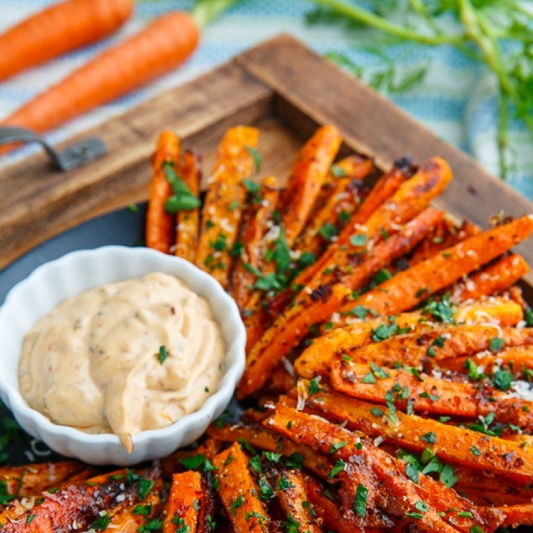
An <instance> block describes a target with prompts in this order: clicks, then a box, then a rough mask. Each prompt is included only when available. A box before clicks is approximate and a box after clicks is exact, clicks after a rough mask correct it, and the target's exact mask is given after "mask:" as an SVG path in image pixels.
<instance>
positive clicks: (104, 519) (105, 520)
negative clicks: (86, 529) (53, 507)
mask: <svg viewBox="0 0 533 533" xmlns="http://www.w3.org/2000/svg"><path fill="white" fill-rule="evenodd" d="M30 516H33V517H34V518H35V515H30ZM30 516H28V520H27V521H26V524H29V523H30V522H31V520H29V518H30ZM110 522H111V515H110V514H109V513H105V514H103V515H101V516H99V517H98V518H97V519H96V520H95V521H94V522H93V523H92V525H91V529H95V530H96V531H104V530H105V529H107V526H109V523H110Z"/></svg>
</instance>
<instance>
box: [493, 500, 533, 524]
mask: <svg viewBox="0 0 533 533" xmlns="http://www.w3.org/2000/svg"><path fill="white" fill-rule="evenodd" d="M500 510H501V511H502V513H504V514H505V520H504V522H503V526H504V527H517V526H533V504H532V503H529V504H526V505H509V506H506V507H500Z"/></svg>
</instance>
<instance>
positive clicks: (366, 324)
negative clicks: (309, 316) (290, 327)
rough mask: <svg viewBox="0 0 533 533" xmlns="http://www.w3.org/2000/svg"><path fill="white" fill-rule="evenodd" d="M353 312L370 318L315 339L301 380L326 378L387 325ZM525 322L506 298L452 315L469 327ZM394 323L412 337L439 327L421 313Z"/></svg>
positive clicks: (298, 367) (299, 365)
mask: <svg viewBox="0 0 533 533" xmlns="http://www.w3.org/2000/svg"><path fill="white" fill-rule="evenodd" d="M352 312H354V313H358V314H360V316H368V317H369V318H367V319H366V320H362V319H356V320H354V321H353V322H352V323H351V324H349V325H345V326H344V327H339V328H337V329H333V331H331V332H329V333H326V334H325V335H323V336H322V337H318V338H317V339H314V341H313V343H312V344H311V345H310V346H309V347H308V348H306V349H305V350H304V351H303V352H302V354H301V355H300V356H299V357H298V358H297V359H296V361H295V362H294V370H295V371H296V373H297V374H298V375H299V376H302V377H306V378H312V377H313V376H315V375H324V374H327V373H328V372H329V368H330V365H331V363H332V361H334V360H337V359H340V358H341V357H342V355H346V354H347V353H348V352H352V351H354V350H357V349H359V348H363V347H364V346H366V345H367V344H369V343H371V342H372V335H373V331H374V330H377V329H378V328H379V327H380V326H381V325H383V324H385V325H386V324H387V323H388V320H387V319H385V318H381V317H378V318H370V317H371V316H372V314H371V313H370V310H369V309H367V308H365V307H359V306H357V305H354V306H353V307H352ZM353 316H354V317H355V315H353ZM522 318H523V310H522V308H521V307H520V305H518V304H517V303H515V302H513V301H512V300H508V299H506V298H491V299H490V300H486V301H482V302H472V303H468V304H463V305H460V306H458V307H457V308H456V309H455V310H454V311H453V319H454V320H455V321H456V322H459V323H461V322H465V323H467V324H484V323H493V324H495V325H498V326H500V325H501V326H515V325H516V324H518V322H520V321H521V320H522ZM341 319H342V317H338V319H337V320H338V321H340V320H341ZM394 322H395V324H396V325H397V327H398V328H401V329H403V330H406V329H409V330H410V331H411V332H412V333H415V332H418V333H425V332H427V331H431V330H432V329H433V328H434V327H435V325H436V324H433V323H432V322H431V321H428V320H424V315H423V314H422V312H420V311H416V312H411V313H401V314H399V315H397V316H396V317H395V320H394ZM333 325H334V326H335V324H333ZM463 364H464V361H463Z"/></svg>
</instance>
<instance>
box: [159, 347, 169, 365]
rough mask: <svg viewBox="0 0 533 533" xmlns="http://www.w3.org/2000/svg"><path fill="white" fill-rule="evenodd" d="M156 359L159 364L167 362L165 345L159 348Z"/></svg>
mask: <svg viewBox="0 0 533 533" xmlns="http://www.w3.org/2000/svg"><path fill="white" fill-rule="evenodd" d="M157 357H158V359H159V362H160V363H161V364H163V363H164V362H165V361H166V360H167V358H168V352H167V347H166V346H165V345H161V346H160V347H159V353H158V354H157Z"/></svg>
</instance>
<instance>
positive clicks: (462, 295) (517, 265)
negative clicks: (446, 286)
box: [450, 254, 529, 302]
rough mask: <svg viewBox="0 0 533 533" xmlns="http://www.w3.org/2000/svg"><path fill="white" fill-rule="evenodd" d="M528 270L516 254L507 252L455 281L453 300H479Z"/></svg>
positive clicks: (503, 288) (514, 280) (509, 283)
mask: <svg viewBox="0 0 533 533" xmlns="http://www.w3.org/2000/svg"><path fill="white" fill-rule="evenodd" d="M528 272H529V265H528V264H527V263H526V261H525V259H524V258H523V257H522V256H521V255H518V254H509V255H506V256H504V257H502V258H501V259H499V260H498V261H496V262H495V263H494V264H492V265H489V266H487V267H485V268H482V269H481V270H480V271H478V272H474V273H472V274H470V275H469V276H467V277H466V278H464V279H461V280H459V281H457V282H456V283H455V284H454V285H453V286H452V287H451V288H450V293H451V298H452V300H453V301H456V302H457V301H463V302H464V301H466V300H479V299H480V298H482V297H483V296H491V295H493V294H498V293H500V292H503V291H505V290H506V289H508V288H509V287H510V286H511V285H514V284H515V283H516V282H517V281H518V280H520V279H521V278H522V277H523V276H525V275H526V274H527V273H528Z"/></svg>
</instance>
